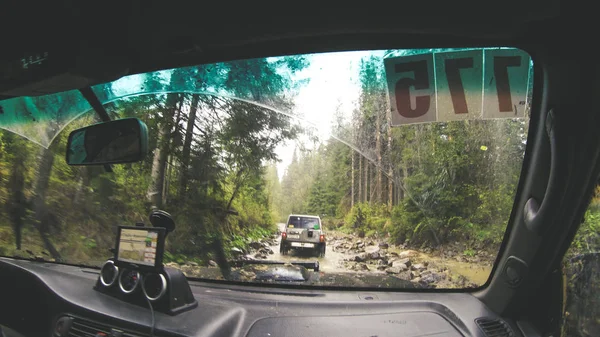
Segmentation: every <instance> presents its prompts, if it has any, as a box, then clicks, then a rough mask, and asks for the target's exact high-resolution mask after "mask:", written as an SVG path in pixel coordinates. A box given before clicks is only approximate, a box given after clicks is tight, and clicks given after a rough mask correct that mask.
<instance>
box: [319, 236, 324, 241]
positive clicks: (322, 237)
mask: <svg viewBox="0 0 600 337" xmlns="http://www.w3.org/2000/svg"><path fill="white" fill-rule="evenodd" d="M319 242H325V235H323V234H321V235H320V236H319Z"/></svg>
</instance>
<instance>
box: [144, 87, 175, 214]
mask: <svg viewBox="0 0 600 337" xmlns="http://www.w3.org/2000/svg"><path fill="white" fill-rule="evenodd" d="M178 101H179V97H178V95H175V94H170V95H169V96H168V97H167V104H166V107H165V114H164V116H163V118H162V121H161V123H160V128H159V132H158V146H157V149H156V150H155V151H154V160H153V161H152V180H151V183H150V186H148V192H147V197H148V201H150V203H151V204H152V206H153V207H157V208H161V207H162V206H163V200H164V195H163V191H164V185H165V173H166V168H167V159H168V156H169V150H170V145H171V136H172V132H171V131H172V130H173V118H174V116H175V110H176V109H177V103H178Z"/></svg>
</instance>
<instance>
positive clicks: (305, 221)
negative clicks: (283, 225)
mask: <svg viewBox="0 0 600 337" xmlns="http://www.w3.org/2000/svg"><path fill="white" fill-rule="evenodd" d="M315 225H319V219H317V218H309V217H300V216H294V217H290V219H289V220H288V228H314V227H315Z"/></svg>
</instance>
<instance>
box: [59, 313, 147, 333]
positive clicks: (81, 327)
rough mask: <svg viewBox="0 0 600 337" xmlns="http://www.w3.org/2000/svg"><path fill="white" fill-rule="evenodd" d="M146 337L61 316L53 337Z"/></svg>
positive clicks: (78, 318) (96, 323)
mask: <svg viewBox="0 0 600 337" xmlns="http://www.w3.org/2000/svg"><path fill="white" fill-rule="evenodd" d="M99 335H100V336H107V337H111V336H122V337H147V336H149V334H146V333H140V332H137V331H132V330H128V329H121V328H118V327H114V326H111V325H108V324H104V323H99V322H96V321H92V320H89V319H84V318H80V317H75V316H71V315H69V316H63V317H61V318H60V319H58V321H57V323H56V329H55V333H54V336H56V337H67V336H68V337H95V336H99Z"/></svg>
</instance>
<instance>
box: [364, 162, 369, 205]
mask: <svg viewBox="0 0 600 337" xmlns="http://www.w3.org/2000/svg"><path fill="white" fill-rule="evenodd" d="M364 166H365V178H364V181H365V186H364V192H365V193H364V194H365V200H363V201H364V202H369V180H370V179H369V160H368V159H367V158H365V165H364Z"/></svg>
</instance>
